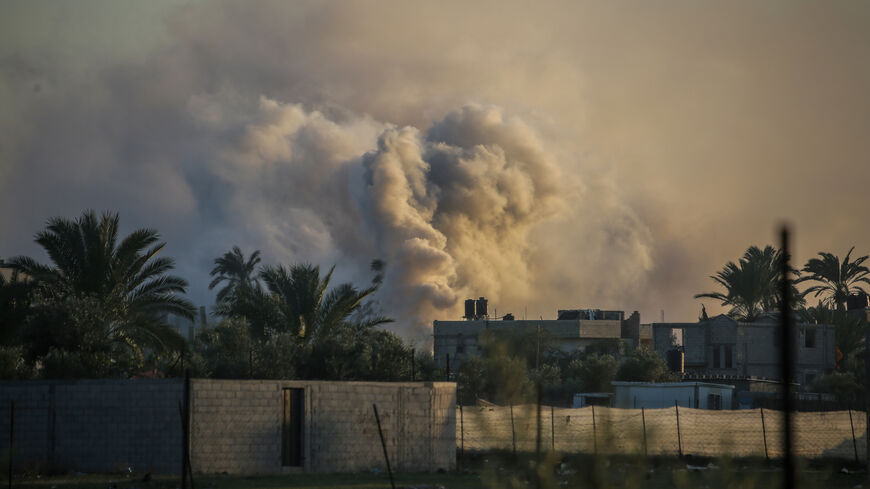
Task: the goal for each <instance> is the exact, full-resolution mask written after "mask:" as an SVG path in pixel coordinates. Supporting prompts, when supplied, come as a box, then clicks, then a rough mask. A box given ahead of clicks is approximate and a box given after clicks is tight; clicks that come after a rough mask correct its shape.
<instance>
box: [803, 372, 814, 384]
mask: <svg viewBox="0 0 870 489" xmlns="http://www.w3.org/2000/svg"><path fill="white" fill-rule="evenodd" d="M804 379H805V380H804V384H806V385H810V384H812V383H813V381H814V380H816V374H815V373H814V372H807V374H806V376H805V377H804Z"/></svg>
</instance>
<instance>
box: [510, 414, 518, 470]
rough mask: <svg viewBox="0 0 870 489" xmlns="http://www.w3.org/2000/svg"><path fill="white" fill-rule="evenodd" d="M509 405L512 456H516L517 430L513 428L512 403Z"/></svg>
mask: <svg viewBox="0 0 870 489" xmlns="http://www.w3.org/2000/svg"><path fill="white" fill-rule="evenodd" d="M510 406H511V440H513V450H514V457H516V456H517V431H516V429H515V428H514V403H511V404H510Z"/></svg>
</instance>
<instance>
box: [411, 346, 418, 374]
mask: <svg viewBox="0 0 870 489" xmlns="http://www.w3.org/2000/svg"><path fill="white" fill-rule="evenodd" d="M414 353H415V352H414V349H413V348H411V382H416V381H417V372H415V370H417V365H416V362H415V360H414Z"/></svg>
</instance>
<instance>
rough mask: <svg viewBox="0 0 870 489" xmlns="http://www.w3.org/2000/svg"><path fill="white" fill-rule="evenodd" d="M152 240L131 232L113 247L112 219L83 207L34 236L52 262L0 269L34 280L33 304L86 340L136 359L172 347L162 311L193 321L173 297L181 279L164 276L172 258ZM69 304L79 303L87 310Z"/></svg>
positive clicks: (187, 306) (152, 235)
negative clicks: (71, 322)
mask: <svg viewBox="0 0 870 489" xmlns="http://www.w3.org/2000/svg"><path fill="white" fill-rule="evenodd" d="M159 237H160V235H159V234H158V233H157V231H155V230H153V229H138V230H135V231H133V232H132V233H130V234H129V235H128V236H127V237H125V238H124V239H122V240H120V242H119V239H118V214H110V213H104V214H103V215H102V216H100V217H97V215H96V214H95V213H94V211H91V210H88V211H85V212H84V213H83V214H82V216H81V217H79V218H78V219H76V220H69V219H64V218H60V217H55V218H52V219H49V220H48V222H47V225H46V229H45V230H44V231H40V232H39V233H37V235H36V242H37V243H38V244H39V245H41V246H42V247H43V249H44V250H45V251H46V253H47V254H48V257H49V258H50V259H51V262H52V264H51V265H44V264H41V263H39V262H37V261H36V260H34V259H32V258H29V257H26V256H19V257H16V258H13V259H12V260H11V262H9V263H7V266H8V267H9V268H12V269H13V270H16V271H18V272H19V273H22V274H24V275H26V276H27V277H29V278H30V280H32V281H33V285H34V287H35V289H36V298H35V299H34V301H35V302H38V304H37V305H39V306H40V307H42V308H44V309H53V310H54V311H65V312H63V314H65V315H66V317H70V318H78V319H76V320H77V321H78V322H79V323H82V324H80V325H79V326H82V327H87V328H88V331H89V333H88V335H92V336H89V337H91V338H94V337H99V338H102V340H105V341H106V342H108V343H109V344H113V345H120V346H121V347H122V349H126V350H127V351H128V352H130V353H132V354H134V355H135V356H138V357H141V356H142V352H141V349H140V345H142V346H148V347H151V348H155V349H160V348H164V347H166V346H167V345H170V344H171V345H173V346H178V342H179V341H178V340H179V337H178V334H177V333H176V332H175V331H174V330H173V329H172V328H171V327H170V326H169V325H168V324H167V323H166V321H165V317H166V314H167V313H171V314H175V315H179V316H183V317H186V318H189V319H193V317H194V307H193V305H192V304H191V303H190V302H188V301H187V300H186V299H184V298H182V297H180V296H179V295H178V294H182V293H184V292H185V289H186V287H187V282H186V281H185V280H183V279H181V278H178V277H175V276H173V275H167V273H168V272H169V271H170V270H172V269H173V268H174V261H173V260H172V259H171V258H167V257H162V258H159V257H157V254H158V253H160V252H161V251H162V250H163V248H164V247H165V245H166V244H165V243H162V242H159ZM76 304H79V305H81V304H86V305H87V311H86V313H85V312H83V311H82V310H79V306H76ZM84 323H87V324H84ZM57 333H58V334H65V333H64V332H61V331H58V332H57ZM102 340H101V341H102ZM67 346H70V347H73V348H80V346H79V345H67ZM81 348H83V347H81Z"/></svg>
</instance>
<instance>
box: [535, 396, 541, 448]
mask: <svg viewBox="0 0 870 489" xmlns="http://www.w3.org/2000/svg"><path fill="white" fill-rule="evenodd" d="M536 421H537V426H536V433H535V462H536V463H538V464H540V463H541V383H540V382H538V406H537V413H536Z"/></svg>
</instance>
